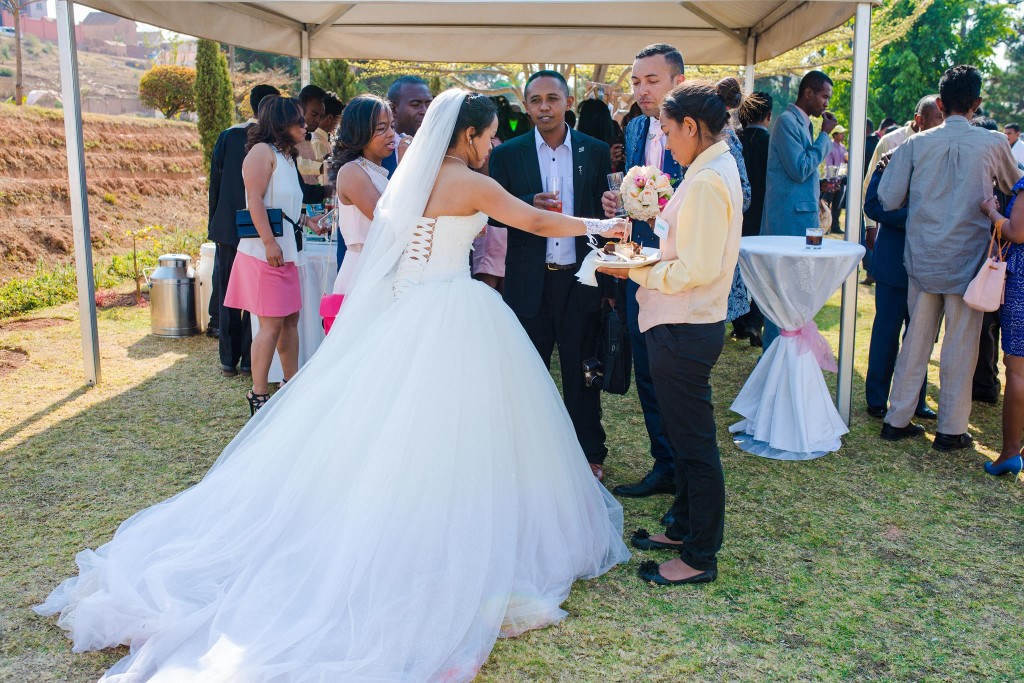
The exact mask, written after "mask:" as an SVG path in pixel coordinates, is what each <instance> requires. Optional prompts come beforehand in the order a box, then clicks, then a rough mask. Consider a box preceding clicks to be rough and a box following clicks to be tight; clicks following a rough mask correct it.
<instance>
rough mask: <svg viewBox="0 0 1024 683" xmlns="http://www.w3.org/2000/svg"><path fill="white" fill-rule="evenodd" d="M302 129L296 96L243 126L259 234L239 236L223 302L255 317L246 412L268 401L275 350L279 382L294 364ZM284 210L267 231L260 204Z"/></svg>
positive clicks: (249, 193) (272, 100)
mask: <svg viewBox="0 0 1024 683" xmlns="http://www.w3.org/2000/svg"><path fill="white" fill-rule="evenodd" d="M305 134H306V120H305V118H304V116H303V112H302V105H301V104H299V101H298V100H296V99H293V98H287V97H267V98H265V99H264V100H263V102H262V104H260V111H259V116H258V119H257V123H256V125H255V126H253V127H252V128H251V129H250V131H249V144H248V146H247V150H248V151H247V153H246V156H245V161H244V162H242V179H243V181H244V183H245V197H246V203H247V205H248V208H249V211H250V212H251V213H252V222H253V224H254V225H255V226H256V232H258V233H259V238H251V239H243V240H240V242H239V245H238V255H237V256H236V257H235V263H234V265H233V266H232V268H231V279H230V280H229V284H228V289H227V292H226V293H225V296H224V305H225V306H229V307H231V308H239V309H242V310H245V311H249V313H251V314H252V315H255V316H257V318H258V319H259V323H260V330H259V332H258V333H257V334H256V336H255V337H253V340H252V390H251V391H250V392H249V393H248V394H246V399H247V400H248V401H249V410H250V411H251V413H252V414H254V415H255V414H256V411H257V410H259V409H260V408H262V407H263V405H264V404H265V403H266V402H267V401H268V400H269V399H270V390H269V388H268V386H267V375H268V373H269V371H270V363H271V361H272V360H273V358H274V350H275V349H276V350H277V352H278V355H279V356H280V358H281V368H282V369H283V370H284V378H285V381H288V380H289V379H291V377H292V376H293V375H294V374H295V373H296V372H298V369H299V333H298V323H299V310H300V309H301V308H302V292H301V289H300V286H299V271H298V267H297V263H298V262H299V259H300V258H301V256H300V252H299V249H298V246H297V244H296V238H295V233H294V230H293V228H292V224H291V223H290V222H289V219H290V220H292V221H298V220H299V219H300V215H299V214H300V212H301V209H302V187H301V186H300V185H299V176H298V171H297V169H296V167H295V157H296V155H297V152H296V144H297V143H298V142H299V141H301V140H303V139H304V137H305ZM269 208H274V209H281V211H283V212H284V215H285V219H284V221H283V224H284V225H283V227H284V230H283V231H282V232H283V233H284V234H283V236H281V237H275V236H274V235H273V233H272V232H271V228H270V221H269V219H268V218H267V209H269Z"/></svg>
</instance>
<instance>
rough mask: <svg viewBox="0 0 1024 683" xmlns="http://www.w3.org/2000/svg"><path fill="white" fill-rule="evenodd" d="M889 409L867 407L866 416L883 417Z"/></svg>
mask: <svg viewBox="0 0 1024 683" xmlns="http://www.w3.org/2000/svg"><path fill="white" fill-rule="evenodd" d="M887 412H889V409H888V408H886V407H885V406H868V415H870V416H871V417H885V414H886V413H887Z"/></svg>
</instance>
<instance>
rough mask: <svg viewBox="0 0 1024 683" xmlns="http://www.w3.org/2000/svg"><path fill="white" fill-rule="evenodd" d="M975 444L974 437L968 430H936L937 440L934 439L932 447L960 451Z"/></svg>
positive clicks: (940, 449)
mask: <svg viewBox="0 0 1024 683" xmlns="http://www.w3.org/2000/svg"><path fill="white" fill-rule="evenodd" d="M973 445H974V439H972V438H971V435H970V434H968V433H966V432H964V433H963V434H943V433H942V432H935V441H932V448H934V449H935V450H937V451H960V450H964V449H965V448H971V447H972V446H973Z"/></svg>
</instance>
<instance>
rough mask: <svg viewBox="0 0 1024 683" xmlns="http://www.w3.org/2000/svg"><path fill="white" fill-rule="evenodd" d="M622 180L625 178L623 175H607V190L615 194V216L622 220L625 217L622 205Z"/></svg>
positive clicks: (624, 209)
mask: <svg viewBox="0 0 1024 683" xmlns="http://www.w3.org/2000/svg"><path fill="white" fill-rule="evenodd" d="M623 178H625V174H624V173H609V174H608V189H609V190H611V191H612V192H614V193H615V216H616V217H617V218H624V217H625V216H626V207H625V206H623V204H622V179H623Z"/></svg>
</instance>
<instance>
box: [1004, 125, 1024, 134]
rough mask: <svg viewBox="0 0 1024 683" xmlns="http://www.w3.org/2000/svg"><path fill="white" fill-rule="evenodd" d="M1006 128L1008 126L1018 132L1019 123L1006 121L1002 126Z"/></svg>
mask: <svg viewBox="0 0 1024 683" xmlns="http://www.w3.org/2000/svg"><path fill="white" fill-rule="evenodd" d="M1007 128H1009V129H1010V130H1012V131H1016V132H1017V133H1020V124H1019V123H1008V124H1006V125H1005V126H1003V130H1006V129H1007Z"/></svg>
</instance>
